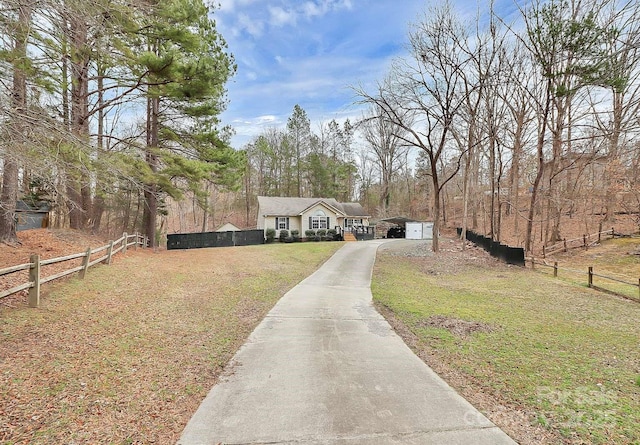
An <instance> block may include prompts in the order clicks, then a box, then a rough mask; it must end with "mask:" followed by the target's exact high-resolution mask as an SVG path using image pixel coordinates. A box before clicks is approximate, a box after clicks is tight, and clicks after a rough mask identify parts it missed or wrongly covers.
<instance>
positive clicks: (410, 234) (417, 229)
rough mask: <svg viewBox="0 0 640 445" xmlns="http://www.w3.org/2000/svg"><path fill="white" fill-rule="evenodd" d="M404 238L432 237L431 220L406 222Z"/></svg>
mask: <svg viewBox="0 0 640 445" xmlns="http://www.w3.org/2000/svg"><path fill="white" fill-rule="evenodd" d="M405 233H406V235H405V238H406V239H433V222H407V223H406V232H405Z"/></svg>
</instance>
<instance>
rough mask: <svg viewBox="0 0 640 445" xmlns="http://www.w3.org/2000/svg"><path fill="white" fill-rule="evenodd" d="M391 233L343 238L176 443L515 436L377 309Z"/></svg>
mask: <svg viewBox="0 0 640 445" xmlns="http://www.w3.org/2000/svg"><path fill="white" fill-rule="evenodd" d="M385 242H389V243H393V242H394V241H367V242H357V243H355V242H354V243H347V244H345V246H344V247H342V248H341V249H340V250H339V251H338V252H337V253H336V254H335V255H334V256H333V257H332V258H331V259H329V260H328V261H327V262H326V263H325V264H324V265H323V266H322V267H320V269H318V270H317V271H316V272H315V273H314V274H313V275H311V276H309V277H308V278H306V279H305V280H304V281H302V282H301V283H300V284H298V285H297V286H296V287H294V288H293V289H292V290H291V291H289V292H288V293H287V294H286V295H285V296H284V297H283V298H282V299H281V300H280V301H279V302H278V303H277V304H276V306H275V307H274V308H273V309H272V310H271V312H269V314H268V315H267V317H266V318H265V319H264V320H263V321H262V323H260V325H259V326H258V327H257V328H256V329H255V331H254V332H253V333H252V334H251V336H250V337H249V339H248V341H247V343H246V344H245V345H244V346H243V347H242V348H241V349H240V350H239V351H238V353H237V354H236V356H235V357H234V359H233V361H232V363H231V364H230V365H229V368H228V372H227V376H226V377H224V378H223V379H222V381H221V382H220V383H219V384H217V385H216V386H214V387H213V389H212V390H211V392H210V393H209V395H208V396H207V397H206V398H205V400H204V401H203V402H202V404H201V405H200V407H199V408H198V410H197V411H196V413H195V414H194V416H193V418H192V419H191V420H190V422H189V424H188V425H187V427H186V428H185V430H184V432H183V434H182V436H181V438H180V440H179V441H178V444H179V445H204V444H207V445H215V444H219V443H223V444H345V445H352V444H353V445H355V444H363V445H364V444H367V445H369V444H371V445H373V444H376V445H377V444H474V445H483V444H487V445H489V444H490V445H500V444H515V442H514V441H513V440H511V439H510V438H509V437H508V436H507V435H506V434H505V433H504V432H503V431H501V430H500V429H499V428H497V427H496V426H495V425H493V424H492V423H491V422H489V420H487V419H486V418H485V417H484V416H483V415H482V414H480V413H479V412H478V411H477V410H476V409H474V408H473V407H472V406H471V405H470V404H469V403H468V402H467V401H466V400H464V399H463V398H462V397H461V396H459V395H458V394H457V393H456V392H455V391H454V390H453V389H451V388H450V387H449V386H448V385H447V384H446V383H445V382H444V381H443V380H441V379H440V378H439V377H438V376H437V375H436V374H435V373H434V372H433V371H432V370H431V369H430V368H429V367H428V366H427V365H425V364H424V363H423V362H422V361H421V360H420V359H419V358H418V357H417V356H416V355H415V354H413V352H412V351H411V350H410V349H409V348H408V347H407V346H406V345H405V344H404V343H403V341H402V340H401V339H400V337H398V336H397V335H396V334H395V333H394V332H393V331H392V329H391V327H390V326H389V324H388V323H387V322H386V321H385V320H384V318H382V316H381V315H380V314H378V312H377V311H376V310H375V309H374V307H373V305H372V301H371V291H370V281H371V272H372V267H373V263H374V260H375V255H376V250H377V248H378V246H379V245H380V244H382V243H385ZM407 285H410V284H409V283H407Z"/></svg>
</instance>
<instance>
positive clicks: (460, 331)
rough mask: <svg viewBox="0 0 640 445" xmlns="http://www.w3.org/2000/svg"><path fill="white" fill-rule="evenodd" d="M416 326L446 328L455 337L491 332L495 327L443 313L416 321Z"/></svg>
mask: <svg viewBox="0 0 640 445" xmlns="http://www.w3.org/2000/svg"><path fill="white" fill-rule="evenodd" d="M418 326H424V327H431V328H439V329H446V330H447V331H449V332H451V333H452V334H453V335H455V336H456V337H462V338H465V337H469V336H470V335H471V334H474V333H476V332H493V331H495V330H496V328H495V327H493V326H490V325H488V324H485V323H480V322H477V321H466V320H460V319H459V318H455V317H445V316H444V315H433V316H431V317H429V318H428V319H426V320H422V321H420V322H419V323H418Z"/></svg>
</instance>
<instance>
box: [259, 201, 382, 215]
mask: <svg viewBox="0 0 640 445" xmlns="http://www.w3.org/2000/svg"><path fill="white" fill-rule="evenodd" d="M317 204H324V205H325V206H329V207H331V208H333V209H334V210H335V211H337V213H342V214H343V215H344V216H358V217H368V216H369V215H367V212H366V211H365V210H364V208H363V207H362V205H361V204H360V203H358V202H338V201H336V200H335V199H334V198H287V197H276V196H258V205H259V206H260V212H261V213H262V216H297V215H300V214H302V213H304V211H305V210H307V209H309V208H310V207H313V206H315V205H317Z"/></svg>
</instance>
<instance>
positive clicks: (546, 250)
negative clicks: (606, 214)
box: [542, 225, 616, 258]
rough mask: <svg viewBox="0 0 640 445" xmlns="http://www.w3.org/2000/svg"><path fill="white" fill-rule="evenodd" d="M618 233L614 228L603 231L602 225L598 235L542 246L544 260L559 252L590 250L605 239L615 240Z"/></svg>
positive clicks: (585, 235)
mask: <svg viewBox="0 0 640 445" xmlns="http://www.w3.org/2000/svg"><path fill="white" fill-rule="evenodd" d="M615 236H616V231H615V230H614V228H613V227H612V228H611V230H605V231H604V232H603V231H602V225H600V229H599V230H598V233H594V234H592V235H588V234H584V235H582V237H581V238H574V239H569V240H568V239H566V238H565V239H563V240H562V241H560V242H557V243H556V244H554V245H552V246H542V258H546V257H547V255H553V254H554V253H558V252H567V251H568V250H570V249H580V248H583V249H585V250H586V249H588V248H589V247H591V246H594V245H595V244H598V243H600V241H602V240H603V239H607V238H608V237H611V238H615Z"/></svg>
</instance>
